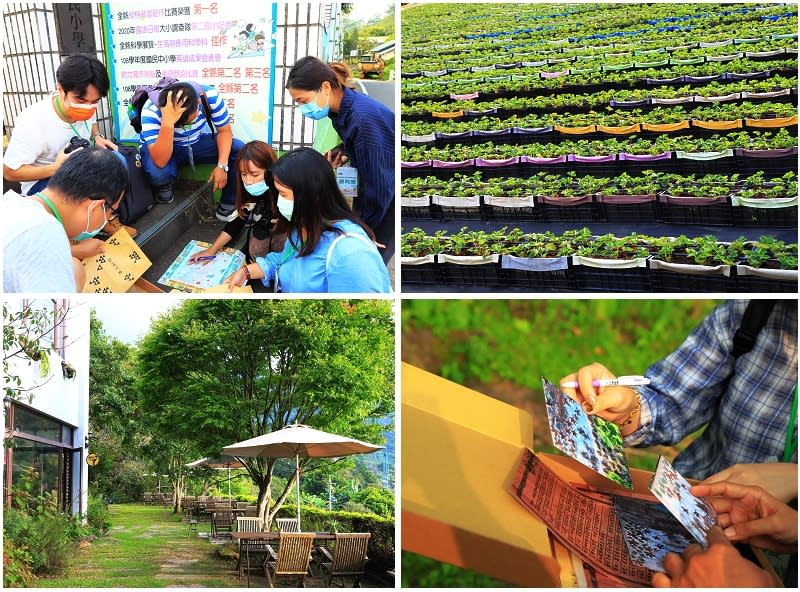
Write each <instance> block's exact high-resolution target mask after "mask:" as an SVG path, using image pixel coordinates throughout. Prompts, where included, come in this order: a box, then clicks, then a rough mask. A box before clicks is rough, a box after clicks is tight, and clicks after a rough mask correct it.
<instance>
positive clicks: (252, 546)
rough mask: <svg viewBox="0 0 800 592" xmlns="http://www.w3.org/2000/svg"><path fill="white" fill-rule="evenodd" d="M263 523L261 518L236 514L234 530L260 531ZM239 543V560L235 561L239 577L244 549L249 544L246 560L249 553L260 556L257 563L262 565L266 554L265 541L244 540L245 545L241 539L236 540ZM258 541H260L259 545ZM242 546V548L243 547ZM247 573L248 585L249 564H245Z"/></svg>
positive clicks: (242, 566) (243, 563)
mask: <svg viewBox="0 0 800 592" xmlns="http://www.w3.org/2000/svg"><path fill="white" fill-rule="evenodd" d="M263 526H264V523H263V522H262V521H261V518H258V517H256V518H243V517H241V516H238V517H237V518H236V531H237V532H261V531H262V530H263ZM237 542H238V543H239V561H238V562H237V563H236V570H237V571H238V572H239V577H240V578H241V577H242V570H243V569H244V567H245V564H246V563H247V562H246V561H245V557H244V556H245V551H247V550H248V546H249V554H248V556H247V560H248V561H249V559H250V557H249V555H253V557H260V558H261V561H260V563H258V564H257V565H262V564H263V563H264V558H265V557H266V555H267V550H266V542H265V541H246V542H245V545H242V541H241V540H239V541H237ZM258 543H261V544H260V545H259V544H258ZM243 546H244V549H243ZM247 568H248V573H247V579H248V583H247V585H248V587H249V586H250V566H249V564H248V565H247Z"/></svg>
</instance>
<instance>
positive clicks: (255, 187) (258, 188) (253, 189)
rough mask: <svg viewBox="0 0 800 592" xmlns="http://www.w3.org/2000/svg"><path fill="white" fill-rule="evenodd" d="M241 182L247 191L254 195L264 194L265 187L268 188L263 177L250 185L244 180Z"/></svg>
mask: <svg viewBox="0 0 800 592" xmlns="http://www.w3.org/2000/svg"><path fill="white" fill-rule="evenodd" d="M242 184H243V185H244V188H245V191H247V193H249V194H250V195H253V196H256V197H257V196H259V195H264V194H265V193H266V192H267V189H269V185H267V182H266V181H265V180H264V179H261V181H259V182H258V183H253V184H252V185H248V184H246V183H244V182H242Z"/></svg>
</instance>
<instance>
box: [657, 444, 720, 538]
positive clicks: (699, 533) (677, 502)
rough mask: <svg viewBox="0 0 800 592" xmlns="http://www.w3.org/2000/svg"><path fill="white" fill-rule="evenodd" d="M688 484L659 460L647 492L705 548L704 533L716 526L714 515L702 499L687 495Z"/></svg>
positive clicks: (663, 460)
mask: <svg viewBox="0 0 800 592" xmlns="http://www.w3.org/2000/svg"><path fill="white" fill-rule="evenodd" d="M690 487H691V485H690V484H689V482H688V481H687V480H686V479H684V478H683V476H682V475H681V474H680V473H678V471H676V470H675V469H674V468H673V467H672V465H671V464H669V462H667V459H665V458H664V457H663V456H661V457H659V459H658V465H657V466H656V471H655V473H653V479H652V480H651V481H650V491H652V492H653V494H654V495H655V496H656V497H657V498H658V499H659V500H660V501H661V503H662V504H664V505H665V506H666V507H667V509H668V510H669V511H670V512H672V515H673V516H675V518H677V519H678V520H679V521H680V523H681V524H683V525H684V526H685V527H686V529H687V530H688V531H689V532H690V533H691V535H692V536H693V537H694V539H695V540H696V541H697V542H698V543H700V544H701V545H702V546H703V547H708V539H707V536H706V533H708V529H709V528H711V527H712V526H715V525H716V524H717V513H716V512H715V511H714V508H712V507H711V504H709V503H708V502H707V501H706V500H704V499H703V498H701V497H695V496H693V495H692V494H691V493H689V488H690Z"/></svg>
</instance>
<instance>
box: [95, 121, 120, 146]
mask: <svg viewBox="0 0 800 592" xmlns="http://www.w3.org/2000/svg"><path fill="white" fill-rule="evenodd" d="M91 138H92V140H94V145H95V146H97V147H98V148H108V149H109V150H116V149H117V145H116V144H115V143H114V142H112V141H111V140H107V139H106V137H105V136H104V135H103V134H102V133H100V127H99V126H98V125H97V122H96V121H95V122H94V123H93V124H92V131H91Z"/></svg>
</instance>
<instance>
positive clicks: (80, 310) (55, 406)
mask: <svg viewBox="0 0 800 592" xmlns="http://www.w3.org/2000/svg"><path fill="white" fill-rule="evenodd" d="M7 302H8V305H9V307H11V308H12V309H14V310H21V309H22V301H21V300H9V301H7ZM34 302H35V303H36V305H37V307H39V306H49V307H50V308H51V310H52V305H53V304H52V300H49V299H46V298H43V299H37V300H35V301H34ZM67 304H68V306H69V313H68V315H67V319H66V321H65V325H64V329H65V338H64V343H65V348H64V358H62V357H61V356H60V355H58V354H57V353H55V352H50V354H49V359H50V372H49V374H48V375H47V376H46V377H42V376H41V362H32V363H31V364H30V365H28V364H27V363H26V360H22V359H16V358H15V359H13V360H12V364H11V365H10V368H9V372H10V374H12V375H16V376H19V377H20V378H21V379H22V385H23V389H24V388H30V387H32V386H34V385H41V386H38V387H37V388H35V389H34V390H33V391H31V392H30V393H27V392H26V393H25V394H24V395H23V396H22V398H21V399H20V402H21V403H23V404H25V405H28V406H29V407H32V408H33V409H35V410H37V411H41V412H42V413H45V414H47V415H49V416H51V417H53V418H55V419H57V420H59V421H61V422H63V423H66V424H69V425H71V426H74V427H75V428H76V429H75V430H74V434H73V441H72V447H73V448H83V447H84V438H85V437H86V436H87V435H88V432H89V341H90V339H89V308H90V307H89V305H88V304H87V303H86V302H83V301H78V300H69V301H67ZM62 361H66V362H67V363H69V364H70V365H71V366H72V367H73V368H75V378H73V379H66V378H64V374H63V372H62V369H61V362H62ZM28 395H30V397H29V396H28ZM85 458H86V454H85V450H84V453H83V454H80V455H74V456H73V464H72V469H73V471H72V482H73V484H74V485H73V499H72V511H73V512H74V513H79V512H81V511H84V512H85V511H86V507H87V489H88V484H89V474H88V470H87V469H88V467H87V465H86V463H85V462H84V461H85Z"/></svg>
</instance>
